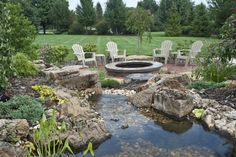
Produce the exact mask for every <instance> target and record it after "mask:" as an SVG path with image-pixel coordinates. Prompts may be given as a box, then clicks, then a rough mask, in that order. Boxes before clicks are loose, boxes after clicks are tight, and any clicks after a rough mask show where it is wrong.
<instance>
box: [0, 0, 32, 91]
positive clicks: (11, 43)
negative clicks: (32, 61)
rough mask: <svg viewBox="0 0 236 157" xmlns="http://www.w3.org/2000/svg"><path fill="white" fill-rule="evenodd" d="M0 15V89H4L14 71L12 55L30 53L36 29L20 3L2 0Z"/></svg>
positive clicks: (0, 2)
mask: <svg viewBox="0 0 236 157" xmlns="http://www.w3.org/2000/svg"><path fill="white" fill-rule="evenodd" d="M0 15H1V16H0V21H1V22H0V63H1V64H0V90H4V89H5V88H6V86H7V84H8V79H9V78H10V77H11V76H12V75H13V72H14V70H13V69H12V62H11V59H12V56H13V55H15V54H16V53H17V52H23V53H26V54H27V53H30V48H31V44H32V42H33V41H34V39H35V37H36V31H35V27H34V26H32V25H31V22H30V21H28V19H27V18H26V17H25V16H23V15H22V13H21V9H20V7H19V6H18V5H14V4H12V3H6V2H4V1H0Z"/></svg>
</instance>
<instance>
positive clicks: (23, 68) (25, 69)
mask: <svg viewBox="0 0 236 157" xmlns="http://www.w3.org/2000/svg"><path fill="white" fill-rule="evenodd" d="M12 65H13V67H14V69H15V70H16V73H17V75H19V76H34V75H36V74H37V73H38V69H37V68H36V67H35V65H34V64H33V63H32V62H31V61H30V60H29V58H28V57H27V56H26V55H25V54H23V53H17V54H16V55H15V56H13V57H12Z"/></svg>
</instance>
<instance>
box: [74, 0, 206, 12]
mask: <svg viewBox="0 0 236 157" xmlns="http://www.w3.org/2000/svg"><path fill="white" fill-rule="evenodd" d="M79 1H80V0H69V4H70V9H71V10H75V8H76V6H77V5H78V4H79ZM123 1H124V3H125V4H126V6H127V7H136V6H137V2H138V1H140V0H123ZM156 1H157V2H159V1H158V0H156ZM192 1H193V2H195V4H199V3H201V2H202V3H205V4H207V0H192ZM97 2H100V3H101V5H102V7H103V9H104V8H105V6H106V2H107V0H93V3H94V5H96V4H97Z"/></svg>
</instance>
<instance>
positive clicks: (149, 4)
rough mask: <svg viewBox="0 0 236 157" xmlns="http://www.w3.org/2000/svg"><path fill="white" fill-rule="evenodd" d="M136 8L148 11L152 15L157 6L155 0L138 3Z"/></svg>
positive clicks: (144, 0)
mask: <svg viewBox="0 0 236 157" xmlns="http://www.w3.org/2000/svg"><path fill="white" fill-rule="evenodd" d="M138 7H142V8H143V9H145V10H149V11H150V12H151V13H152V14H154V13H155V12H156V11H157V9H158V5H157V3H156V1H155V0H143V1H139V2H138Z"/></svg>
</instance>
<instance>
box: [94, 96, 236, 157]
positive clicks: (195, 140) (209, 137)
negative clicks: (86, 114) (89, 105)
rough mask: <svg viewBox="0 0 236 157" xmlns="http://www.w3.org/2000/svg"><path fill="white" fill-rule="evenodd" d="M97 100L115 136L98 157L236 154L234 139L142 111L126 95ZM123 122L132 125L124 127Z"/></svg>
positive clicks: (220, 156)
mask: <svg viewBox="0 0 236 157" xmlns="http://www.w3.org/2000/svg"><path fill="white" fill-rule="evenodd" d="M94 100H95V101H94V103H95V106H96V108H97V109H98V111H99V113H101V116H102V117H103V118H104V120H105V122H106V125H107V126H108V128H109V130H110V132H111V133H112V135H113V136H112V137H111V139H109V140H107V141H105V142H104V143H102V144H101V145H100V146H99V147H98V148H97V149H96V150H95V154H96V156H97V157H103V156H105V157H124V156H127V157H133V156H135V157H139V156H140V157H143V156H145V157H153V156H154V157H155V156H158V157H160V156H163V157H168V156H171V157H175V156H181V157H185V156H191V157H195V156H196V157H199V156H212V157H234V156H236V146H235V145H233V144H232V143H231V141H228V140H226V139H224V138H221V137H220V136H219V135H217V134H214V133H212V132H209V131H207V130H205V129H204V128H203V127H202V126H201V125H199V124H197V123H194V122H191V121H186V120H185V121H181V122H179V121H174V120H172V119H170V118H167V117H166V116H164V115H162V114H159V113H156V112H153V111H152V110H149V111H147V110H141V111H139V110H137V109H136V108H135V107H133V106H132V105H129V104H128V103H127V97H125V96H114V95H102V96H101V97H98V98H96V99H94ZM111 119H113V120H111ZM114 119H116V121H114ZM122 125H128V126H129V127H128V128H127V129H122V128H121V126H122Z"/></svg>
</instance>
